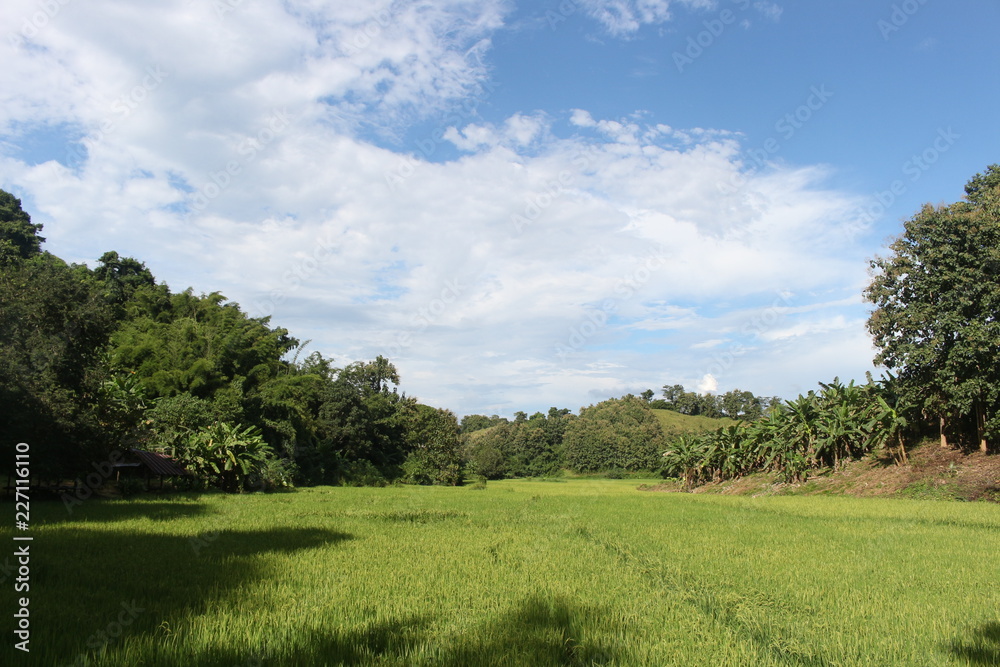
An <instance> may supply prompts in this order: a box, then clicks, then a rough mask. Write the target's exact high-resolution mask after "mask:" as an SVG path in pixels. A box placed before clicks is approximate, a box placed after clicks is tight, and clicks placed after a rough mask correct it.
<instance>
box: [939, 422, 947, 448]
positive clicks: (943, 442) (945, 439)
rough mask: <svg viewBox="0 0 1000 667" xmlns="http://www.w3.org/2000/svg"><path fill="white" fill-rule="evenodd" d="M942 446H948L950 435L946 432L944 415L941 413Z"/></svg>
mask: <svg viewBox="0 0 1000 667" xmlns="http://www.w3.org/2000/svg"><path fill="white" fill-rule="evenodd" d="M940 427H941V446H942V447H944V448H947V447H948V436H946V435H945V434H944V415H941V424H940Z"/></svg>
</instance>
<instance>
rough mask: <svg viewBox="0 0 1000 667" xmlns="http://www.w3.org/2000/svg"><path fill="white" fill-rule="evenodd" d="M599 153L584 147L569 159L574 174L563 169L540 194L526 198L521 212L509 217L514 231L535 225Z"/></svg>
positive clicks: (521, 230)
mask: <svg viewBox="0 0 1000 667" xmlns="http://www.w3.org/2000/svg"><path fill="white" fill-rule="evenodd" d="M599 152H600V151H599V150H598V149H597V148H596V147H594V146H591V145H588V146H586V147H585V148H584V149H583V150H581V151H580V152H578V153H577V154H576V155H574V156H573V157H572V159H571V163H572V165H573V166H574V167H575V168H576V172H573V171H570V170H569V169H563V170H562V171H560V172H559V174H558V175H557V176H556V178H554V179H553V180H551V181H549V182H547V183H545V184H544V188H543V190H542V191H541V192H536V193H534V194H532V195H529V196H528V197H526V198H525V203H524V208H523V209H522V210H521V212H520V213H512V214H511V216H510V222H511V224H513V225H514V230H515V231H516V232H518V233H520V232H523V231H524V230H525V228H527V227H529V226H531V225H533V224H535V222H537V221H538V219H539V218H540V217H541V215H542V213H543V212H544V211H545V209H547V208H549V207H550V206H552V204H553V203H555V201H556V200H557V199H558V198H559V197H561V196H563V195H564V194H566V193H567V192H569V191H570V190H571V189H572V187H573V183H574V181H576V178H577V176H579V174H580V173H581V172H583V170H584V169H586V168H587V167H589V166H591V165H592V164H593V163H594V162H595V161H596V160H597V155H598V153H599Z"/></svg>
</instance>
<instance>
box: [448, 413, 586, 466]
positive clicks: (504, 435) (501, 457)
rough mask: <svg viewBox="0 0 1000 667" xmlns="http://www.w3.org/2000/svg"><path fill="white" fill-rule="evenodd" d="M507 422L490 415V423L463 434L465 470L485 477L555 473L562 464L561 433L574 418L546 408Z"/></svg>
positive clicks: (563, 462)
mask: <svg viewBox="0 0 1000 667" xmlns="http://www.w3.org/2000/svg"><path fill="white" fill-rule="evenodd" d="M521 414H522V415H524V418H523V419H519V420H518V421H514V422H508V421H507V420H505V419H504V420H501V419H500V418H493V419H492V420H491V421H492V422H493V424H494V425H493V426H491V427H489V428H486V429H480V430H475V431H473V432H471V433H469V434H466V435H464V436H463V438H464V444H463V456H464V458H465V461H466V463H467V465H468V466H469V470H470V471H471V472H473V473H475V474H479V475H483V476H484V477H486V478H488V479H501V478H503V477H539V476H542V475H552V474H556V473H557V472H558V471H559V470H560V469H561V468H562V467H563V466H564V465H565V459H564V457H563V433H564V432H565V430H566V425H567V424H568V423H569V422H570V421H572V419H574V417H573V416H572V415H570V414H569V410H567V409H558V408H554V407H553V408H550V409H549V412H548V414H547V415H546V414H542V413H541V412H536V413H535V414H533V415H532V416H531V417H530V418H528V416H527V414H526V413H521Z"/></svg>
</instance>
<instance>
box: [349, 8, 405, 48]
mask: <svg viewBox="0 0 1000 667" xmlns="http://www.w3.org/2000/svg"><path fill="white" fill-rule="evenodd" d="M393 22H394V19H393V16H392V14H390V13H389V12H387V11H385V10H384V9H383V10H381V11H379V12H376V13H375V15H374V16H372V18H370V19H368V20H367V21H365V23H364V24H363V25H362V26H361V27H360V28H358V29H357V30H356V31H354V34H353V35H351V36H350V37H349V38H348V39H345V40H343V41H342V42H341V43H340V46H341V48H342V49H344V53H345V54H346V55H348V56H356V55H358V54H359V53H361V52H362V51H364V50H365V49H367V48H368V47H370V46H371V45H372V42H374V41H375V38H376V37H378V36H379V35H381V34H382V31H383V30H385V29H386V28H388V27H389V26H391V25H392V24H393Z"/></svg>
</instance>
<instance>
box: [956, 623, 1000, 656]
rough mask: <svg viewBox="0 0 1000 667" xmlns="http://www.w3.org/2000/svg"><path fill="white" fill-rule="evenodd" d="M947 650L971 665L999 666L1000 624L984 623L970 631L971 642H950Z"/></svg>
mask: <svg viewBox="0 0 1000 667" xmlns="http://www.w3.org/2000/svg"><path fill="white" fill-rule="evenodd" d="M948 649H949V651H950V652H951V654H952V655H954V656H955V657H956V658H960V659H962V660H965V661H967V662H968V663H969V664H972V665H1000V623H998V622H995V621H994V622H990V623H984V624H983V625H981V626H979V627H978V628H976V629H975V630H973V631H972V637H971V640H969V641H966V642H952V644H951V646H949V647H948Z"/></svg>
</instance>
